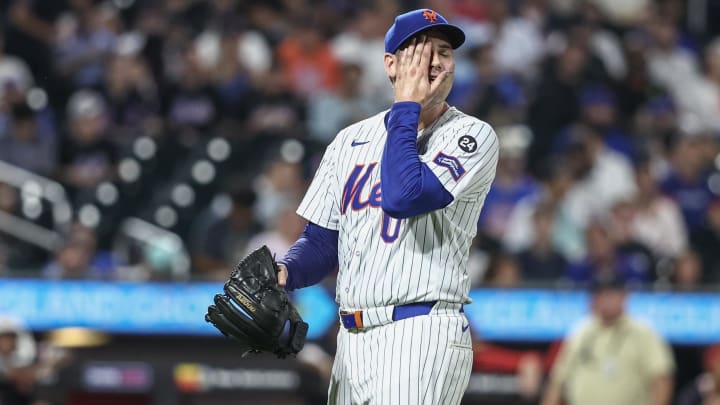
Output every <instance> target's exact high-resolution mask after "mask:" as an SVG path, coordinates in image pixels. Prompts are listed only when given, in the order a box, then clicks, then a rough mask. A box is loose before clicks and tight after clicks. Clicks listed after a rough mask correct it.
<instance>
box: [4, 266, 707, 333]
mask: <svg viewBox="0 0 720 405" xmlns="http://www.w3.org/2000/svg"><path fill="white" fill-rule="evenodd" d="M221 288H222V284H219V283H124V282H115V283H108V282H97V281H62V282H58V281H38V280H18V279H5V280H0V316H2V315H10V316H14V317H17V318H20V319H22V320H23V321H24V322H25V324H26V325H27V326H28V327H29V328H31V329H33V330H35V331H44V330H49V329H54V328H58V327H64V326H81V327H89V328H94V329H99V330H104V331H108V332H117V333H131V334H180V335H216V334H218V333H217V332H216V331H215V329H214V328H212V326H210V325H209V324H207V323H205V321H204V314H205V310H206V308H207V306H208V304H210V303H211V302H212V298H213V296H214V295H215V294H216V293H217V292H218V291H220V289H221ZM470 296H471V298H472V299H473V303H472V304H469V305H467V306H466V307H465V312H466V314H467V316H468V319H469V320H470V323H471V325H472V328H473V330H474V332H475V333H476V334H477V335H478V336H482V337H483V338H484V339H487V340H506V341H509V340H517V341H538V342H545V341H551V340H556V339H558V338H560V337H562V336H563V335H564V334H565V333H566V332H567V331H568V330H570V329H571V328H572V327H573V326H574V325H576V324H577V323H578V322H579V321H580V320H581V319H582V318H583V317H585V316H586V315H587V308H588V297H587V295H586V294H585V293H583V292H579V291H563V290H522V289H520V290H493V289H478V290H473V291H472V292H471V294H470ZM292 299H293V301H294V302H295V303H296V305H297V307H298V310H299V311H300V313H301V315H302V316H303V318H304V319H305V320H306V321H307V322H308V323H309V324H310V331H309V337H310V339H315V338H318V337H320V336H322V335H323V334H325V333H326V332H327V331H328V329H329V328H330V327H331V326H333V323H334V322H337V317H336V313H337V306H336V305H335V302H334V300H333V298H332V297H331V296H330V295H329V294H328V292H327V291H325V290H324V289H323V288H321V287H319V286H315V287H310V288H306V289H303V290H300V291H297V292H294V293H293V294H292ZM629 310H630V313H631V314H633V315H634V316H636V317H638V318H641V319H643V320H644V321H646V322H647V323H648V324H650V325H651V326H652V327H653V328H655V329H656V330H658V331H659V332H660V333H661V334H663V335H664V336H665V337H667V338H668V339H669V340H670V341H671V342H673V343H676V344H708V343H716V342H720V294H711V293H651V292H635V293H632V294H631V295H630V299H629Z"/></svg>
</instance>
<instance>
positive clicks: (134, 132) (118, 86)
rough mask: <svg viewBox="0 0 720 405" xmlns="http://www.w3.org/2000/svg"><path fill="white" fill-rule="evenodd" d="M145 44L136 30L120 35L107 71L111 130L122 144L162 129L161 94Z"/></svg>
mask: <svg viewBox="0 0 720 405" xmlns="http://www.w3.org/2000/svg"><path fill="white" fill-rule="evenodd" d="M143 45H144V44H143V40H142V39H141V38H139V35H137V34H125V35H122V36H120V37H119V38H118V41H117V42H116V45H115V49H114V52H113V54H112V56H111V57H110V59H109V61H108V66H107V69H106V71H105V73H106V74H105V81H104V86H103V94H104V95H105V98H106V99H107V104H108V119H109V121H110V123H109V124H110V132H111V134H112V139H113V141H114V142H116V143H119V144H121V145H127V144H129V143H131V142H132V141H134V140H135V139H136V138H137V137H139V136H142V135H154V134H158V133H159V132H160V131H161V130H162V125H163V123H162V120H161V117H160V99H159V97H160V94H159V92H158V88H157V85H156V83H155V81H154V80H153V77H152V75H151V73H150V70H149V69H148V66H147V64H146V63H145V60H144V59H143V58H142V57H141V55H140V51H141V50H142V49H141V47H142V46H143Z"/></svg>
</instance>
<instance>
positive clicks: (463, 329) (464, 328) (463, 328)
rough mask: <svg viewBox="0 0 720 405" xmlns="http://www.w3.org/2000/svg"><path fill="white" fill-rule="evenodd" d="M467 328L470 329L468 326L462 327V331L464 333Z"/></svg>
mask: <svg viewBox="0 0 720 405" xmlns="http://www.w3.org/2000/svg"><path fill="white" fill-rule="evenodd" d="M469 327H470V324H467V325H465V326H463V327H462V331H463V332H465V331H466V330H468V328H469Z"/></svg>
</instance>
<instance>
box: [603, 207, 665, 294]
mask: <svg viewBox="0 0 720 405" xmlns="http://www.w3.org/2000/svg"><path fill="white" fill-rule="evenodd" d="M636 213H637V210H636V208H635V204H634V202H633V201H632V200H620V201H618V202H617V203H615V205H613V207H612V208H611V210H610V218H609V231H610V237H611V238H612V240H613V243H614V244H615V248H616V250H617V252H618V254H620V255H621V256H624V257H627V258H628V260H629V261H631V262H632V263H633V266H634V267H636V268H637V269H638V271H643V270H640V269H644V271H646V272H648V276H647V277H648V280H654V279H655V271H654V270H655V264H656V258H655V256H654V255H653V253H652V251H650V249H649V248H648V247H647V246H646V245H645V244H644V243H643V242H642V241H640V240H639V239H638V238H637V237H636V236H635V229H634V222H635V216H636Z"/></svg>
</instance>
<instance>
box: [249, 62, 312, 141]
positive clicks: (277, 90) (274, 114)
mask: <svg viewBox="0 0 720 405" xmlns="http://www.w3.org/2000/svg"><path fill="white" fill-rule="evenodd" d="M253 90H254V91H253V92H252V93H251V94H250V96H248V97H249V99H250V100H252V105H251V106H250V107H249V110H248V117H247V122H246V128H247V135H249V136H265V137H298V136H302V135H304V133H305V129H304V127H305V119H306V111H305V110H306V106H305V104H304V102H303V100H302V99H300V97H298V96H297V95H296V94H295V93H293V92H292V91H291V90H290V87H289V85H288V82H287V80H286V78H285V77H284V76H283V73H282V71H280V70H279V69H278V68H277V67H273V68H272V69H270V71H269V72H267V73H265V74H264V75H262V76H261V78H260V79H259V80H258V83H257V86H256V88H255V89H253Z"/></svg>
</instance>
